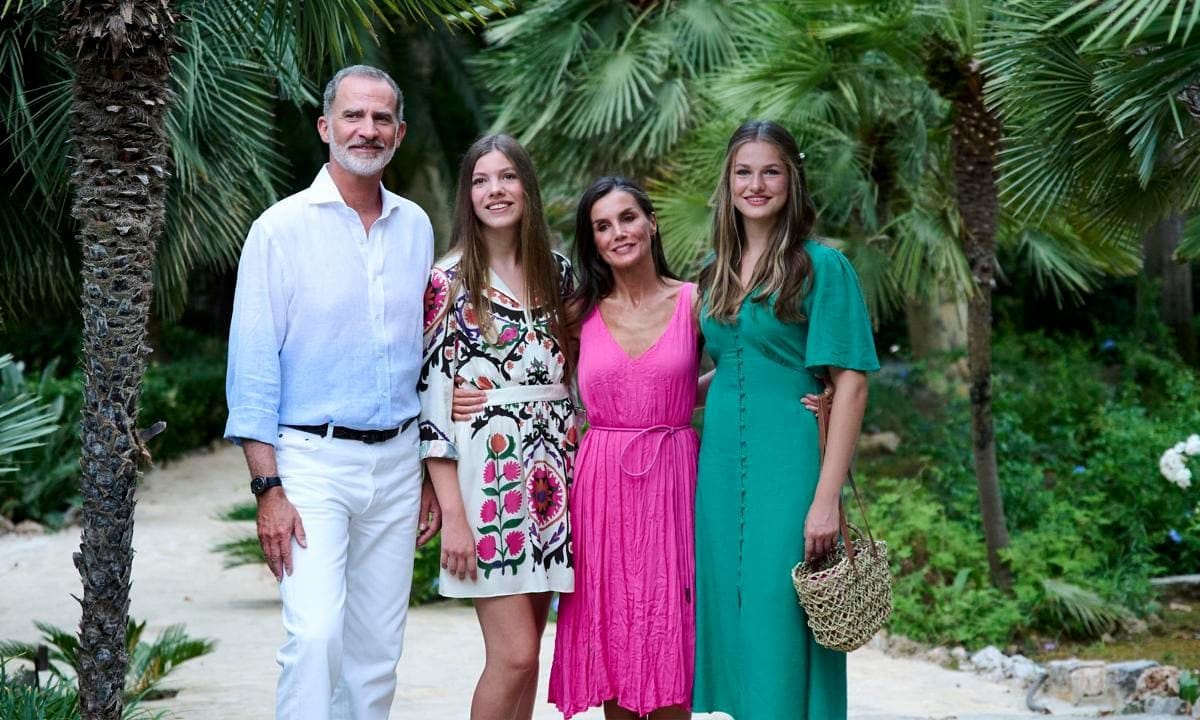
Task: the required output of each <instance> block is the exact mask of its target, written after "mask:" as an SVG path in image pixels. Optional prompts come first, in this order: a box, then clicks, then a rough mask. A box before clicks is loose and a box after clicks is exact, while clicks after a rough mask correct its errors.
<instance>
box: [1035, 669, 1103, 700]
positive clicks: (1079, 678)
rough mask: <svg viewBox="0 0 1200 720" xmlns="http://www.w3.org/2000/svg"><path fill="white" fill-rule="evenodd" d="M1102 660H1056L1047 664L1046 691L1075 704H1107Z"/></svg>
mask: <svg viewBox="0 0 1200 720" xmlns="http://www.w3.org/2000/svg"><path fill="white" fill-rule="evenodd" d="M1105 670H1106V668H1105V665H1104V663H1103V662H1100V661H1085V660H1073V659H1072V660H1054V661H1052V662H1050V663H1048V664H1047V665H1046V673H1047V675H1048V677H1047V680H1046V685H1045V686H1044V691H1045V692H1046V694H1048V695H1052V696H1054V697H1057V698H1059V699H1060V700H1066V701H1067V702H1069V703H1072V704H1075V705H1080V704H1084V705H1101V704H1105V699H1106V698H1105V693H1104V689H1105V675H1106V672H1105Z"/></svg>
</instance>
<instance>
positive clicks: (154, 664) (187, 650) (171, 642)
mask: <svg viewBox="0 0 1200 720" xmlns="http://www.w3.org/2000/svg"><path fill="white" fill-rule="evenodd" d="M127 645H128V646H129V647H130V657H129V667H128V669H127V671H126V674H125V694H126V695H130V696H133V697H139V696H143V695H145V694H146V693H148V692H149V691H150V690H152V689H153V688H154V687H155V686H156V685H157V684H158V683H159V681H161V680H162V679H163V678H164V677H166V676H167V674H168V673H170V672H171V671H172V670H174V669H175V668H176V667H178V666H179V665H181V664H182V663H185V662H187V661H188V660H192V659H194V658H197V657H200V656H201V655H207V654H208V653H210V652H212V651H213V650H214V649H215V648H216V646H217V644H216V642H215V641H214V640H208V639H201V638H193V637H189V636H188V634H187V633H186V632H185V631H184V626H183V625H171V626H169V627H167V628H165V629H164V630H163V631H162V632H160V633H159V634H158V636H157V637H156V638H155V639H154V642H152V643H146V642H142V641H141V638H140V637H138V638H137V639H135V640H134V641H133V642H128V643H127Z"/></svg>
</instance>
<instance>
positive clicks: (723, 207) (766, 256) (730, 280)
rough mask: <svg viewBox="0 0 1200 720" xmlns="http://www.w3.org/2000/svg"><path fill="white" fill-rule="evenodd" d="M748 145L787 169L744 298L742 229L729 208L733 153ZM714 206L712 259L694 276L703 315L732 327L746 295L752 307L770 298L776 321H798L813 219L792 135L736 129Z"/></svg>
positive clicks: (762, 124)
mask: <svg viewBox="0 0 1200 720" xmlns="http://www.w3.org/2000/svg"><path fill="white" fill-rule="evenodd" d="M752 142H766V143H770V144H771V145H774V146H775V148H776V149H777V150H778V151H779V155H780V157H781V158H782V159H783V164H784V166H785V167H786V168H787V179H788V193H787V194H788V197H787V201H786V202H785V204H784V206H783V209H782V210H780V212H779V216H778V218H777V219H776V221H775V230H774V233H773V234H772V238H771V242H770V245H769V246H768V247H767V250H766V252H764V253H763V256H762V257H761V258H759V260H758V264H757V265H756V266H755V268H754V273H753V274H752V275H751V276H750V286H749V291H748V292H747V291H744V290H743V289H742V283H741V279H740V277H739V269H740V267H741V263H742V254H743V252H744V244H745V235H746V228H745V225H744V223H743V222H742V214H741V213H740V212H738V210H737V208H735V207H734V205H733V192H732V188H731V183H730V176H731V175H732V173H733V165H734V157H735V156H736V155H737V151H738V150H739V149H740V148H741V147H742V146H743V145H745V144H747V143H752ZM716 200H717V208H716V216H715V217H714V218H713V228H712V246H713V250H714V252H715V253H716V257H715V259H714V260H713V262H711V263H709V264H708V265H707V266H705V267H704V269H703V270H701V271H700V282H699V285H700V292H701V294H702V295H701V296H702V297H704V298H705V312H707V313H708V314H709V315H711V316H712V317H713V318H715V319H717V320H719V321H721V322H732V321H733V320H734V319H735V318H736V317H737V314H738V312H739V311H740V310H741V307H742V301H743V299H744V297H745V296H746V295H747V294H749V295H750V296H751V298H750V299H751V301H752V302H758V303H762V302H766V301H767V300H768V299H769V298H770V297H771V296H773V295H774V296H776V297H775V315H776V317H778V318H779V319H780V320H782V321H784V322H800V321H802V320H803V319H804V310H803V302H804V294H805V292H806V291H807V289H808V285H809V279H810V278H811V276H812V258H810V257H809V256H808V251H807V250H805V249H804V241H805V240H806V239H807V238H808V236H809V233H811V232H812V227H813V223H814V222H815V220H816V215H817V213H816V208H815V207H814V206H813V203H812V199H811V198H810V197H809V194H808V185H807V181H806V179H805V177H804V162H803V160H802V158H801V157H800V148H799V147H797V145H796V139H795V138H794V137H792V134H791V133H790V132H788V131H787V130H786V129H784V127H783V126H782V125H780V124H779V123H776V122H771V121H769V120H748V121H746V122H744V123H742V125H741V127H739V128H738V129H737V130H735V131H734V133H733V136H732V137H730V138H729V145H728V146H727V147H726V150H725V164H724V172H723V173H722V175H721V180H720V182H719V183H718V185H717V193H716Z"/></svg>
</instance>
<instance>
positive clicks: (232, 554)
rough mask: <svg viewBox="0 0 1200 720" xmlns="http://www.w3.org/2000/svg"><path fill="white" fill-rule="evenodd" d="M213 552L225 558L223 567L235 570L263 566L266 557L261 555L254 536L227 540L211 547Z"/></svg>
mask: <svg viewBox="0 0 1200 720" xmlns="http://www.w3.org/2000/svg"><path fill="white" fill-rule="evenodd" d="M213 552H215V553H220V554H222V555H224V556H225V567H226V568H235V567H241V566H242V565H265V564H266V563H267V557H266V555H264V554H263V551H262V545H261V544H259V542H258V537H257V536H255V535H246V536H244V537H239V538H235V539H233V540H227V541H225V542H223V543H218V544H217V545H216V546H215V547H213Z"/></svg>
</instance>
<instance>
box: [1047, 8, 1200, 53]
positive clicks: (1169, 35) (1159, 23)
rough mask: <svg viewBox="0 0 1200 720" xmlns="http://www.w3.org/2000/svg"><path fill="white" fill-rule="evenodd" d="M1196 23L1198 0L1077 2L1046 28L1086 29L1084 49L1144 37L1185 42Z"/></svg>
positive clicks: (1199, 18)
mask: <svg viewBox="0 0 1200 720" xmlns="http://www.w3.org/2000/svg"><path fill="white" fill-rule="evenodd" d="M1198 23H1200V0H1100V1H1099V2H1095V1H1093V0H1080V1H1079V2H1076V3H1074V4H1072V5H1071V6H1070V7H1068V8H1066V9H1064V10H1063V11H1062V12H1061V13H1059V14H1058V15H1057V16H1056V17H1054V18H1053V19H1052V20H1051V22H1050V24H1049V27H1057V26H1063V27H1065V28H1067V29H1068V30H1072V31H1075V30H1079V29H1082V28H1086V29H1087V31H1088V32H1087V34H1086V36H1085V37H1084V38H1083V46H1082V47H1083V49H1085V50H1086V49H1088V48H1091V47H1094V46H1097V45H1106V44H1110V43H1113V42H1119V43H1122V44H1124V45H1129V44H1131V43H1133V42H1134V41H1136V40H1138V39H1139V38H1141V37H1143V36H1144V35H1146V34H1156V35H1161V36H1165V38H1166V41H1167V42H1168V43H1170V42H1175V41H1176V40H1178V41H1179V42H1183V43H1186V42H1187V41H1188V40H1189V39H1190V38H1191V36H1192V33H1193V31H1195V30H1196V27H1197V24H1198Z"/></svg>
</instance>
